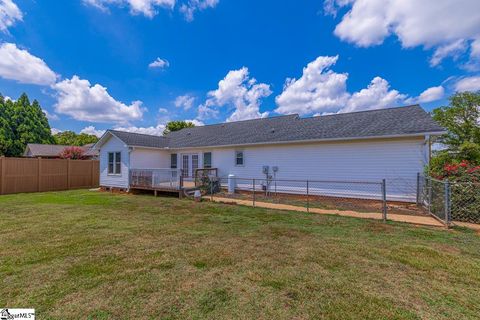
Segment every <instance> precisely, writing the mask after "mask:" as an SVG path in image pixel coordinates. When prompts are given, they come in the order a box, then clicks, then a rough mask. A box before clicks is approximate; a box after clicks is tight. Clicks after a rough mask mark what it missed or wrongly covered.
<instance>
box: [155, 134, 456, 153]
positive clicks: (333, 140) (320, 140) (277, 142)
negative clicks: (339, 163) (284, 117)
mask: <svg viewBox="0 0 480 320" xmlns="http://www.w3.org/2000/svg"><path fill="white" fill-rule="evenodd" d="M445 133H447V131H429V132H418V133H412V134H399V135H383V136H368V137H345V138H344V137H342V138H328V139H306V140H292V141H288V140H287V141H271V142H256V143H241V144H227V145H205V146H199V147H168V149H169V150H182V149H199V148H227V147H243V146H259V145H272V144H299V143H314V142H335V141H352V140H355V141H356V140H373V139H394V138H413V137H424V136H427V135H429V136H441V135H443V134H445ZM158 149H166V148H158Z"/></svg>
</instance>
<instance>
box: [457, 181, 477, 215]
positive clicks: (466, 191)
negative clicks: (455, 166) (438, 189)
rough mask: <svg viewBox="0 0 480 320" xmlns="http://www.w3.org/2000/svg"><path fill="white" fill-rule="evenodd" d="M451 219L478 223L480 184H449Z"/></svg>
mask: <svg viewBox="0 0 480 320" xmlns="http://www.w3.org/2000/svg"><path fill="white" fill-rule="evenodd" d="M450 190H451V191H450V193H451V211H452V219H453V220H455V221H463V222H470V223H480V183H471V182H461V183H451V184H450Z"/></svg>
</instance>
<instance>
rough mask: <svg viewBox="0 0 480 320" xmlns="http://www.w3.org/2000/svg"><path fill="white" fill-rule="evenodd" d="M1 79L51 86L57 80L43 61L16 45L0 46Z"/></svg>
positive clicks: (5, 44) (6, 44) (4, 44)
mask: <svg viewBox="0 0 480 320" xmlns="http://www.w3.org/2000/svg"><path fill="white" fill-rule="evenodd" d="M0 77H2V78H5V79H9V80H16V81H18V82H20V83H25V84H37V85H51V84H53V83H55V81H56V80H57V75H56V74H55V72H53V71H52V70H51V69H50V68H49V67H48V66H47V64H46V63H45V62H44V61H43V60H42V59H40V58H37V57H35V56H33V55H31V54H30V53H29V52H28V51H26V50H22V49H19V48H17V46H16V45H15V44H14V43H3V44H1V45H0Z"/></svg>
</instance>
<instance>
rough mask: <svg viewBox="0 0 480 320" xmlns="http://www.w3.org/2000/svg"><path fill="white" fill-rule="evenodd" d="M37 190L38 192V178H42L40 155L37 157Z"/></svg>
mask: <svg viewBox="0 0 480 320" xmlns="http://www.w3.org/2000/svg"><path fill="white" fill-rule="evenodd" d="M37 170H38V171H37V192H40V191H41V190H40V189H41V188H40V184H41V182H40V179H42V173H41V172H42V158H41V157H38V158H37Z"/></svg>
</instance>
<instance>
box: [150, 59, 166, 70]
mask: <svg viewBox="0 0 480 320" xmlns="http://www.w3.org/2000/svg"><path fill="white" fill-rule="evenodd" d="M169 66H170V62H168V60H166V59H161V58H157V59H155V61H153V62H152V63H150V64H149V65H148V67H149V68H160V69H163V68H168V67H169Z"/></svg>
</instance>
